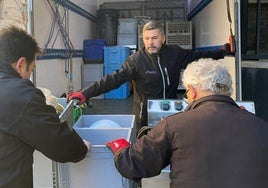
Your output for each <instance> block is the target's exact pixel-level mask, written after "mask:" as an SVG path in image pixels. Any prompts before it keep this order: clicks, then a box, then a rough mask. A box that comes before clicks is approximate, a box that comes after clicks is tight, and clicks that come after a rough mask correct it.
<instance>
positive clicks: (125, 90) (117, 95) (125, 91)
mask: <svg viewBox="0 0 268 188" xmlns="http://www.w3.org/2000/svg"><path fill="white" fill-rule="evenodd" d="M129 94H130V88H129V82H126V83H124V84H123V85H121V86H120V87H119V88H117V89H114V90H111V91H109V92H107V93H105V94H104V98H105V99H126V98H127V97H128V96H129Z"/></svg>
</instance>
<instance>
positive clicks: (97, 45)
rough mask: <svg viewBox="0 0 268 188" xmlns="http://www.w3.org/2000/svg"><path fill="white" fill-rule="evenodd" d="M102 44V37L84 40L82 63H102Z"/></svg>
mask: <svg viewBox="0 0 268 188" xmlns="http://www.w3.org/2000/svg"><path fill="white" fill-rule="evenodd" d="M104 46H106V42H105V40H104V39H86V40H84V44H83V48H84V63H85V64H88V63H103V53H104Z"/></svg>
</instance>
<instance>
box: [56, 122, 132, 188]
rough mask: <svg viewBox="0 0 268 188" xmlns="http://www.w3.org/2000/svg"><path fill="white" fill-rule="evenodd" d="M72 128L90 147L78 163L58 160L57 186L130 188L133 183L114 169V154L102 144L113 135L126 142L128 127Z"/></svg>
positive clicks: (129, 132) (110, 139) (72, 187)
mask: <svg viewBox="0 0 268 188" xmlns="http://www.w3.org/2000/svg"><path fill="white" fill-rule="evenodd" d="M75 129H76V131H77V133H78V134H79V135H80V136H81V137H82V138H83V139H86V140H88V141H89V142H91V150H90V152H88V154H87V156H86V158H84V159H83V160H82V161H80V162H78V163H58V172H59V175H58V177H59V187H61V188H63V187H68V188H77V187H95V188H104V187H109V188H134V186H135V183H134V182H133V181H131V180H129V179H126V178H124V177H122V176H121V175H120V173H119V172H118V171H117V169H116V168H115V165H114V154H113V153H112V152H111V151H110V149H108V147H107V146H106V145H105V143H106V142H108V141H112V140H114V139H117V138H125V139H126V140H128V141H130V136H129V135H130V134H131V131H132V129H131V128H121V129H90V128H77V127H76V128H75Z"/></svg>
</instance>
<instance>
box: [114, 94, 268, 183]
mask: <svg viewBox="0 0 268 188" xmlns="http://www.w3.org/2000/svg"><path fill="white" fill-rule="evenodd" d="M267 135H268V125H267V123H265V122H264V121H262V120H261V119H259V118H258V117H256V116H255V115H254V114H251V113H249V112H247V111H246V110H241V109H240V108H239V107H238V106H237V105H236V103H235V102H234V101H233V100H232V99H231V98H229V97H226V96H221V95H215V96H208V97H204V98H202V99H200V100H197V101H195V102H194V103H193V104H191V106H190V107H189V108H188V111H186V112H182V113H178V114H175V115H172V116H170V117H168V118H165V119H164V120H162V121H161V122H159V123H158V124H157V125H156V126H155V127H154V128H153V129H152V130H151V131H149V133H148V135H145V136H143V137H141V138H140V139H138V140H137V141H136V143H135V144H134V145H132V146H131V147H129V148H128V149H122V150H121V151H119V152H118V153H117V154H116V155H115V164H116V167H117V169H118V170H119V172H120V173H121V174H122V175H123V176H125V177H127V178H130V179H137V178H143V177H152V176H156V175H158V174H159V173H160V171H161V169H163V168H165V167H166V166H167V165H169V164H170V169H171V172H170V180H171V181H170V187H171V188H178V187H179V188H196V187H198V188H215V187H217V188H227V187H228V188H231V187H232V188H233V187H235V188H253V187H258V188H266V187H268V178H267V173H268V136H267Z"/></svg>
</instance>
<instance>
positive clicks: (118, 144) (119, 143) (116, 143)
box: [106, 138, 130, 154]
mask: <svg viewBox="0 0 268 188" xmlns="http://www.w3.org/2000/svg"><path fill="white" fill-rule="evenodd" d="M106 146H107V147H108V148H109V149H110V150H111V151H112V152H113V154H115V153H117V152H118V151H119V150H121V149H123V148H127V147H129V146H130V143H129V142H128V141H126V139H124V138H119V139H116V140H113V141H111V142H107V143H106Z"/></svg>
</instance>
